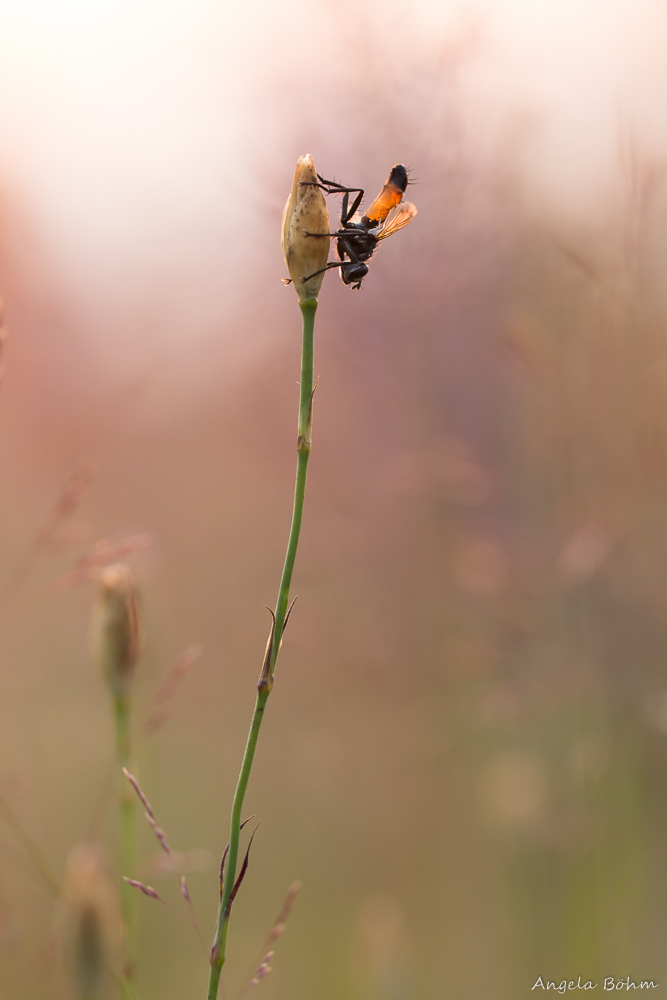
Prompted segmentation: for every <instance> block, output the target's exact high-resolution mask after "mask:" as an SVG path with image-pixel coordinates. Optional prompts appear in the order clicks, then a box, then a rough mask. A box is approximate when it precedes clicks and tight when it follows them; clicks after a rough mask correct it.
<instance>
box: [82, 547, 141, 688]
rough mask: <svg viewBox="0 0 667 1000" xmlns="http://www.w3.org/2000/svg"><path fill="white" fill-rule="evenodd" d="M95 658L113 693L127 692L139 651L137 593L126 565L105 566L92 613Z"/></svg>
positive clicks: (139, 629) (132, 575) (139, 626)
mask: <svg viewBox="0 0 667 1000" xmlns="http://www.w3.org/2000/svg"><path fill="white" fill-rule="evenodd" d="M92 632H93V648H94V653H95V657H96V659H97V661H98V663H99V665H100V667H101V669H102V673H103V674H104V677H105V678H106V681H107V683H108V684H109V687H110V689H111V693H112V694H113V695H114V696H115V697H118V696H122V695H125V694H127V692H128V690H129V687H130V684H131V682H132V677H133V676H134V671H135V668H136V666H137V661H138V659H139V654H140V652H141V622H140V618H139V593H138V588H137V583H136V580H135V578H134V574H133V573H132V570H131V569H130V568H129V566H126V565H125V564H124V563H116V564H115V565H112V566H107V567H106V569H105V570H104V571H103V573H102V576H101V578H100V587H99V592H98V597H97V603H96V606H95V609H94V613H93V627H92Z"/></svg>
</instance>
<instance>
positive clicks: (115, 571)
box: [93, 563, 141, 995]
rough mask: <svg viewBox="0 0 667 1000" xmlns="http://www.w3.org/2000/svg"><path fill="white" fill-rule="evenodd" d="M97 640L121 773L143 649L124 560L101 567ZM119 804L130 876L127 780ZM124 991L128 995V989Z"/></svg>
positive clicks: (124, 899) (131, 940) (129, 897)
mask: <svg viewBox="0 0 667 1000" xmlns="http://www.w3.org/2000/svg"><path fill="white" fill-rule="evenodd" d="M93 646H94V653H95V656H96V659H97V661H98V663H99V665H100V667H101V669H102V673H103V675H104V678H105V680H106V682H107V684H108V686H109V691H110V694H111V699H112V705H113V717H114V729H115V738H116V758H117V761H118V771H119V774H120V773H121V772H122V769H123V768H124V767H126V768H128V769H129V768H130V766H131V760H130V756H131V740H130V706H131V689H132V679H133V677H134V671H135V669H136V665H137V661H138V659H139V653H140V650H141V624H140V619H139V600H138V590H137V585H136V581H135V578H134V575H133V573H132V571H131V570H130V568H129V567H128V566H126V565H125V564H123V563H117V564H115V565H113V566H107V567H106V569H105V570H104V571H103V573H102V577H101V581H100V590H99V594H98V600H97V604H96V606H95V609H94V613H93ZM119 808H120V836H121V846H120V866H121V875H127V876H128V877H130V878H131V877H132V875H133V873H134V858H135V801H134V796H133V794H132V791H131V789H129V788H128V786H127V782H125V781H123V782H122V784H121V786H120V800H119ZM120 891H121V908H122V915H123V925H124V931H125V934H124V937H125V942H124V943H125V961H124V970H123V973H124V976H125V978H126V979H127V980H131V979H133V977H134V971H135V968H134V966H135V934H136V928H135V915H134V897H135V893H134V890H133V889H132V887H131V886H130V885H128V884H127V883H126V882H124V881H122V880H121V890H120ZM125 992H126V995H129V994H128V993H127V990H126V991H125Z"/></svg>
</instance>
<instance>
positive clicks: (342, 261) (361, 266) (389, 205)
mask: <svg viewBox="0 0 667 1000" xmlns="http://www.w3.org/2000/svg"><path fill="white" fill-rule="evenodd" d="M317 176H318V179H319V182H320V187H321V188H322V190H323V191H325V192H326V193H327V194H342V195H343V204H342V211H341V215H340V229H339V230H338V231H337V232H335V233H329V234H328V235H329V236H333V237H335V239H336V252H337V254H338V260H337V261H330V262H329V263H328V264H327V266H326V267H323V268H322V270H321V271H315V274H321V273H322V271H330V270H332V269H333V268H336V267H339V268H340V276H341V278H342V279H343V282H344V283H345V284H346V285H351V286H352V287H353V288H361V282H362V280H363V279H364V278H365V277H366V275H367V274H368V264H367V263H366V262H367V261H369V260H370V259H371V257H372V256H373V254H374V253H375V251H376V250H377V248H378V246H379V244H380V240H386V239H387V237H388V236H393V234H394V233H397V232H398V231H399V229H403V227H404V226H407V224H408V222H411V221H412V219H414V217H415V215H416V214H417V209H416V208H415V206H414V205H411V204H410V202H409V201H403V195H404V194H405V190H406V188H407V186H408V171H407V170H406V168H405V167H404V166H403V164H402V163H397V164H396V165H395V166H393V167H392V168H391V172H390V174H389V177H388V178H387V180H386V181H385V183H384V187H383V188H382V190H381V191H380V193H379V195H378V196H377V198H376V199H375V201H374V202H373V203H372V204H371V206H370V208H369V209H368V210H367V211H366V213H365V214H364V215H359V206H360V205H361V202H362V199H363V197H364V191H363V189H362V188H349V187H344V186H343V185H342V184H337V183H336V182H335V181H327V180H325V179H324V178H323V177H320V175H319V174H318V175H317ZM351 194H354V195H356V197H355V198H354V201H353V202H352V204H351V205H350V195H351ZM308 235H309V236H310V235H312V236H313V237H315V236H319V234H315V233H312V234H311V233H309V234H308ZM324 235H326V234H324ZM315 274H309V275H307V276H306V277H305V278H304V279H303V280H304V281H306V280H308V279H309V278H313V277H314V276H315Z"/></svg>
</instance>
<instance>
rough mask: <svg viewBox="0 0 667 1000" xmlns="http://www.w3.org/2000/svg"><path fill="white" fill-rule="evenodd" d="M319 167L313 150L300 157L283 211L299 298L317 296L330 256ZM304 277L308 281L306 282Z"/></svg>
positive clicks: (285, 246)
mask: <svg viewBox="0 0 667 1000" xmlns="http://www.w3.org/2000/svg"><path fill="white" fill-rule="evenodd" d="M317 185H318V180H317V171H316V170H315V164H314V163H313V158H312V156H311V155H310V153H306V155H305V156H300V157H299V159H298V160H297V161H296V170H295V172H294V183H293V184H292V190H291V192H290V196H289V198H288V199H287V204H286V205H285V211H284V212H283V228H282V240H281V244H282V248H283V257H284V258H285V264H286V265H287V270H288V271H289V273H290V278H291V280H292V281H293V282H294V287H295V288H296V292H297V295H298V296H299V302H303V301H304V299H316V298H317V296H318V295H319V292H320V288H321V286H322V281H323V279H324V273H322V274H317V275H316V276H315V277H314V278H310V277H309V275H311V274H315V272H316V271H321V270H322V268H324V267H326V265H327V260H328V257H329V243H330V242H331V239H330V237H329V236H328V235H320V236H316V235H311V236H308V235H307V234H308V233H312V234H316V233H320V234H325V233H326V234H328V233H329V232H331V230H330V227H329V212H328V210H327V203H326V199H325V197H324V194H323V193H322V191H321V189H320V188H319V187H318V186H317ZM304 278H308V279H309V280H308V281H305V282H304V280H303V279H304Z"/></svg>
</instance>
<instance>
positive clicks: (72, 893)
mask: <svg viewBox="0 0 667 1000" xmlns="http://www.w3.org/2000/svg"><path fill="white" fill-rule="evenodd" d="M63 903H64V909H63V911H62V918H61V921H60V927H61V942H62V955H63V959H64V961H65V967H66V970H67V972H68V974H69V978H70V981H71V983H72V986H73V987H74V990H75V995H76V996H77V997H80V998H81V1000H92V998H96V997H98V996H101V995H102V993H104V995H105V996H106V995H107V994H106V991H105V986H108V983H106V982H105V981H106V980H107V978H108V972H107V969H108V966H109V965H110V964H111V965H116V964H117V963H118V962H119V961H120V944H121V921H120V911H119V901H118V894H117V892H116V891H115V889H114V886H113V884H112V882H111V880H110V879H109V875H108V873H107V871H106V865H105V863H104V859H103V857H102V855H101V853H100V851H99V850H98V849H97V848H96V847H95V846H93V845H92V844H77V846H76V847H75V848H74V849H73V850H72V851H71V852H70V854H69V856H68V858H67V863H66V866H65V880H64V896H63Z"/></svg>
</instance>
